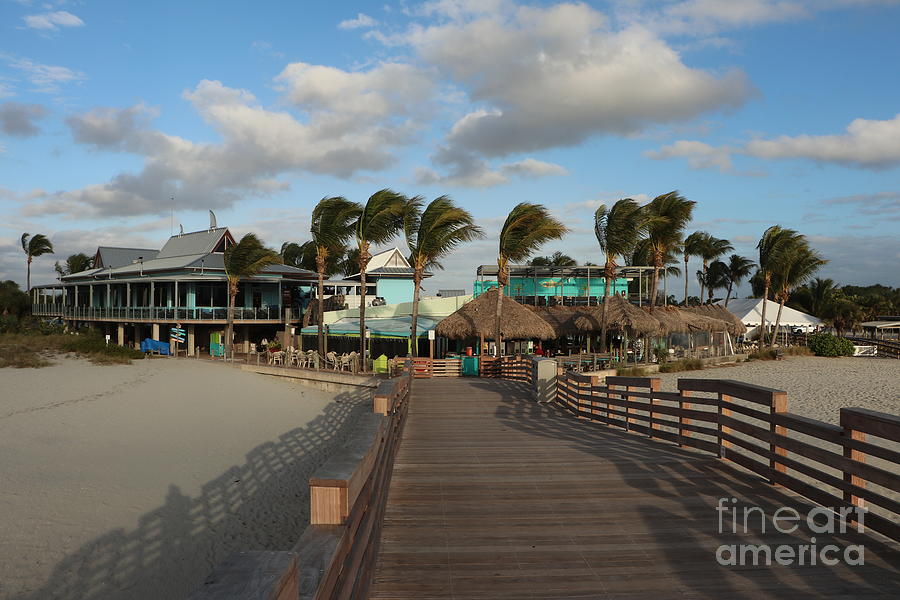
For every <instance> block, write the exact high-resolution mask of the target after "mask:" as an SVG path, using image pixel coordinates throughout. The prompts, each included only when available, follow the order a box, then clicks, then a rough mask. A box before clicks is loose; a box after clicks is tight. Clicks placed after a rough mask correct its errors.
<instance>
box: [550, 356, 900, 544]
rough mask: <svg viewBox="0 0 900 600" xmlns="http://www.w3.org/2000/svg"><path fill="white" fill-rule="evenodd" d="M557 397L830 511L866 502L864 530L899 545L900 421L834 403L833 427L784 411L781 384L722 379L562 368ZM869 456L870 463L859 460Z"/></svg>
mask: <svg viewBox="0 0 900 600" xmlns="http://www.w3.org/2000/svg"><path fill="white" fill-rule="evenodd" d="M556 399H557V402H559V403H560V404H561V405H562V406H563V407H564V408H566V409H567V410H568V411H570V412H571V413H573V414H574V415H576V416H578V417H579V418H583V419H587V420H591V421H597V422H600V423H604V424H606V425H609V426H613V427H621V428H622V429H624V430H626V431H631V432H634V433H638V434H643V435H646V436H648V437H650V438H659V439H662V440H666V441H669V442H672V443H674V444H678V445H679V446H688V447H692V448H696V449H698V450H701V451H704V452H709V453H712V454H715V455H716V456H718V457H719V458H721V459H723V460H727V461H730V462H733V463H735V464H736V465H739V466H741V467H743V468H745V469H748V470H749V471H752V472H753V473H755V474H757V475H759V476H760V477H763V478H765V479H766V480H768V481H769V482H770V483H772V484H775V485H781V486H784V487H785V488H787V489H789V490H792V491H794V492H796V493H798V494H800V495H802V496H805V497H806V498H808V499H810V500H812V501H814V502H816V503H818V504H820V505H822V506H826V507H829V508H832V509H834V510H835V511H837V512H838V514H845V515H847V516H848V517H850V518H852V516H853V515H854V513H853V512H852V511H853V508H854V507H861V506H866V507H867V508H868V509H869V512H868V513H867V514H866V515H865V518H864V520H865V526H867V527H869V528H871V529H873V530H875V531H877V532H879V533H882V534H884V535H886V536H888V537H890V538H893V539H895V540H898V541H900V502H898V501H897V500H895V499H894V498H893V497H891V494H892V493H893V494H896V493H900V452H898V451H897V447H898V444H900V417H898V416H895V415H890V414H886V413H880V412H875V411H871V410H865V409H861V408H842V409H841V411H840V423H841V425H840V426H838V425H832V424H829V423H825V422H823V421H818V420H815V419H810V418H807V417H803V416H800V415H796V414H793V413H790V412H788V398H787V394H786V393H785V392H783V391H780V390H774V389H769V388H764V387H760V386H755V385H750V384H746V383H741V382H738V381H729V380H712V379H680V380H679V381H678V392H666V391H662V390H661V389H660V379H659V378H653V377H606V379H605V382H603V381H602V380H601V378H600V377H595V376H587V375H580V374H577V373H568V372H563V371H560V372H559V374H558V376H557V398H556ZM867 457H870V458H869V460H873V461H875V462H873V463H872V464H870V463H869V462H867Z"/></svg>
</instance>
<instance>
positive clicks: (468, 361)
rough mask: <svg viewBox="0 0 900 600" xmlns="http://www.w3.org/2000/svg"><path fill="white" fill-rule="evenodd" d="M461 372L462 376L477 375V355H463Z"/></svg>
mask: <svg viewBox="0 0 900 600" xmlns="http://www.w3.org/2000/svg"><path fill="white" fill-rule="evenodd" d="M462 374H463V377H478V357H477V356H463V358H462Z"/></svg>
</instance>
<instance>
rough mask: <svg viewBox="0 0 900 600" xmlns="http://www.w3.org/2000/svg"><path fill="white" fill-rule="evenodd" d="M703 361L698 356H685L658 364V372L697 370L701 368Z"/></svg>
mask: <svg viewBox="0 0 900 600" xmlns="http://www.w3.org/2000/svg"><path fill="white" fill-rule="evenodd" d="M703 367H704V364H703V361H702V360H700V359H699V358H685V359H682V360H676V361H672V362H665V363H663V364H661V365H659V372H660V373H677V372H679V371H699V370H701V369H703Z"/></svg>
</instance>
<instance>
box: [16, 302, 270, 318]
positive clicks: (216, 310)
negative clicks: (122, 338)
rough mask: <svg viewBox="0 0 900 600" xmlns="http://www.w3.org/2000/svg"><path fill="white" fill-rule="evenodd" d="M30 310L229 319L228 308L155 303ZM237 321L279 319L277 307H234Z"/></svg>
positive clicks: (51, 314)
mask: <svg viewBox="0 0 900 600" xmlns="http://www.w3.org/2000/svg"><path fill="white" fill-rule="evenodd" d="M31 313H32V314H33V315H37V316H46V317H64V318H67V319H96V320H122V321H176V322H177V321H224V320H226V319H227V318H228V309H227V308H225V307H198V308H167V307H156V306H131V307H111V308H96V307H90V306H66V305H63V304H34V305H33V306H32V309H31ZM234 320H235V321H280V320H281V311H280V309H279V307H277V306H264V307H261V308H235V309H234Z"/></svg>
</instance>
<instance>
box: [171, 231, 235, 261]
mask: <svg viewBox="0 0 900 600" xmlns="http://www.w3.org/2000/svg"><path fill="white" fill-rule="evenodd" d="M231 244H234V238H233V237H232V235H231V233H230V232H229V231H228V229H227V228H225V227H218V228H216V229H204V230H203V231H193V232H191V233H184V234H180V235H173V236H172V237H170V238H169V241H167V242H166V245H165V246H163V247H162V250H160V251H159V254H158V255H157V258H173V257H176V256H190V255H194V254H211V253H213V252H224V251H225V247H226V246H230V245H231Z"/></svg>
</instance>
